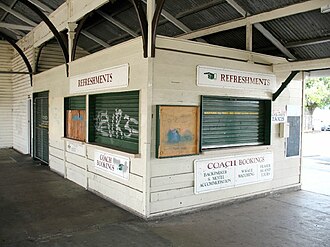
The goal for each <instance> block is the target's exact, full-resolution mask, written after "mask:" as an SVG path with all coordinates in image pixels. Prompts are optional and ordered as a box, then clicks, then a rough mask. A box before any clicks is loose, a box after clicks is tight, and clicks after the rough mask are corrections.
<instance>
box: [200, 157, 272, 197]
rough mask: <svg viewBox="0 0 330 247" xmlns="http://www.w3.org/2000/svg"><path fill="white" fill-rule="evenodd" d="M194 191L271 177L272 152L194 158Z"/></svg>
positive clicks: (267, 179)
mask: <svg viewBox="0 0 330 247" xmlns="http://www.w3.org/2000/svg"><path fill="white" fill-rule="evenodd" d="M194 165H195V193H196V194H198V193H203V192H209V191H215V190H220V189H225V188H233V187H238V186H241V185H246V184H252V183H259V182H263V181H269V180H272V179H273V153H269V152H267V153H260V154H253V155H240V156H228V157H218V158H212V159H201V160H195V162H194Z"/></svg>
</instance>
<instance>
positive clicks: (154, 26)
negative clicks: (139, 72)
mask: <svg viewBox="0 0 330 247" xmlns="http://www.w3.org/2000/svg"><path fill="white" fill-rule="evenodd" d="M164 4H165V0H158V1H157V5H156V10H155V13H154V16H153V18H152V39H151V57H155V55H156V35H157V26H158V23H159V19H160V16H161V15H162V10H163V7H164Z"/></svg>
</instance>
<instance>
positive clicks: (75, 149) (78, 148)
mask: <svg viewBox="0 0 330 247" xmlns="http://www.w3.org/2000/svg"><path fill="white" fill-rule="evenodd" d="M66 151H67V152H69V153H73V154H77V155H80V156H85V155H86V146H85V145H84V144H83V143H79V142H72V141H66Z"/></svg>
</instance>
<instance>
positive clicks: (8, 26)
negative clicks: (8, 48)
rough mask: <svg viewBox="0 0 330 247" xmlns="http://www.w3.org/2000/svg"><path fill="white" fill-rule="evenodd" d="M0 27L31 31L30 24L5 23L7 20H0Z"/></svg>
mask: <svg viewBox="0 0 330 247" xmlns="http://www.w3.org/2000/svg"><path fill="white" fill-rule="evenodd" d="M0 27H3V28H6V29H14V30H24V31H31V30H32V29H33V27H31V26H25V25H17V24H11V23H7V22H0Z"/></svg>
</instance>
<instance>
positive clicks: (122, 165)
mask: <svg viewBox="0 0 330 247" xmlns="http://www.w3.org/2000/svg"><path fill="white" fill-rule="evenodd" d="M94 165H95V168H96V169H98V170H102V171H104V172H108V173H111V174H112V175H115V176H117V177H121V178H124V179H129V167H130V159H129V158H127V157H124V156H120V155H115V154H111V153H107V152H103V151H99V150H95V152H94Z"/></svg>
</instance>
